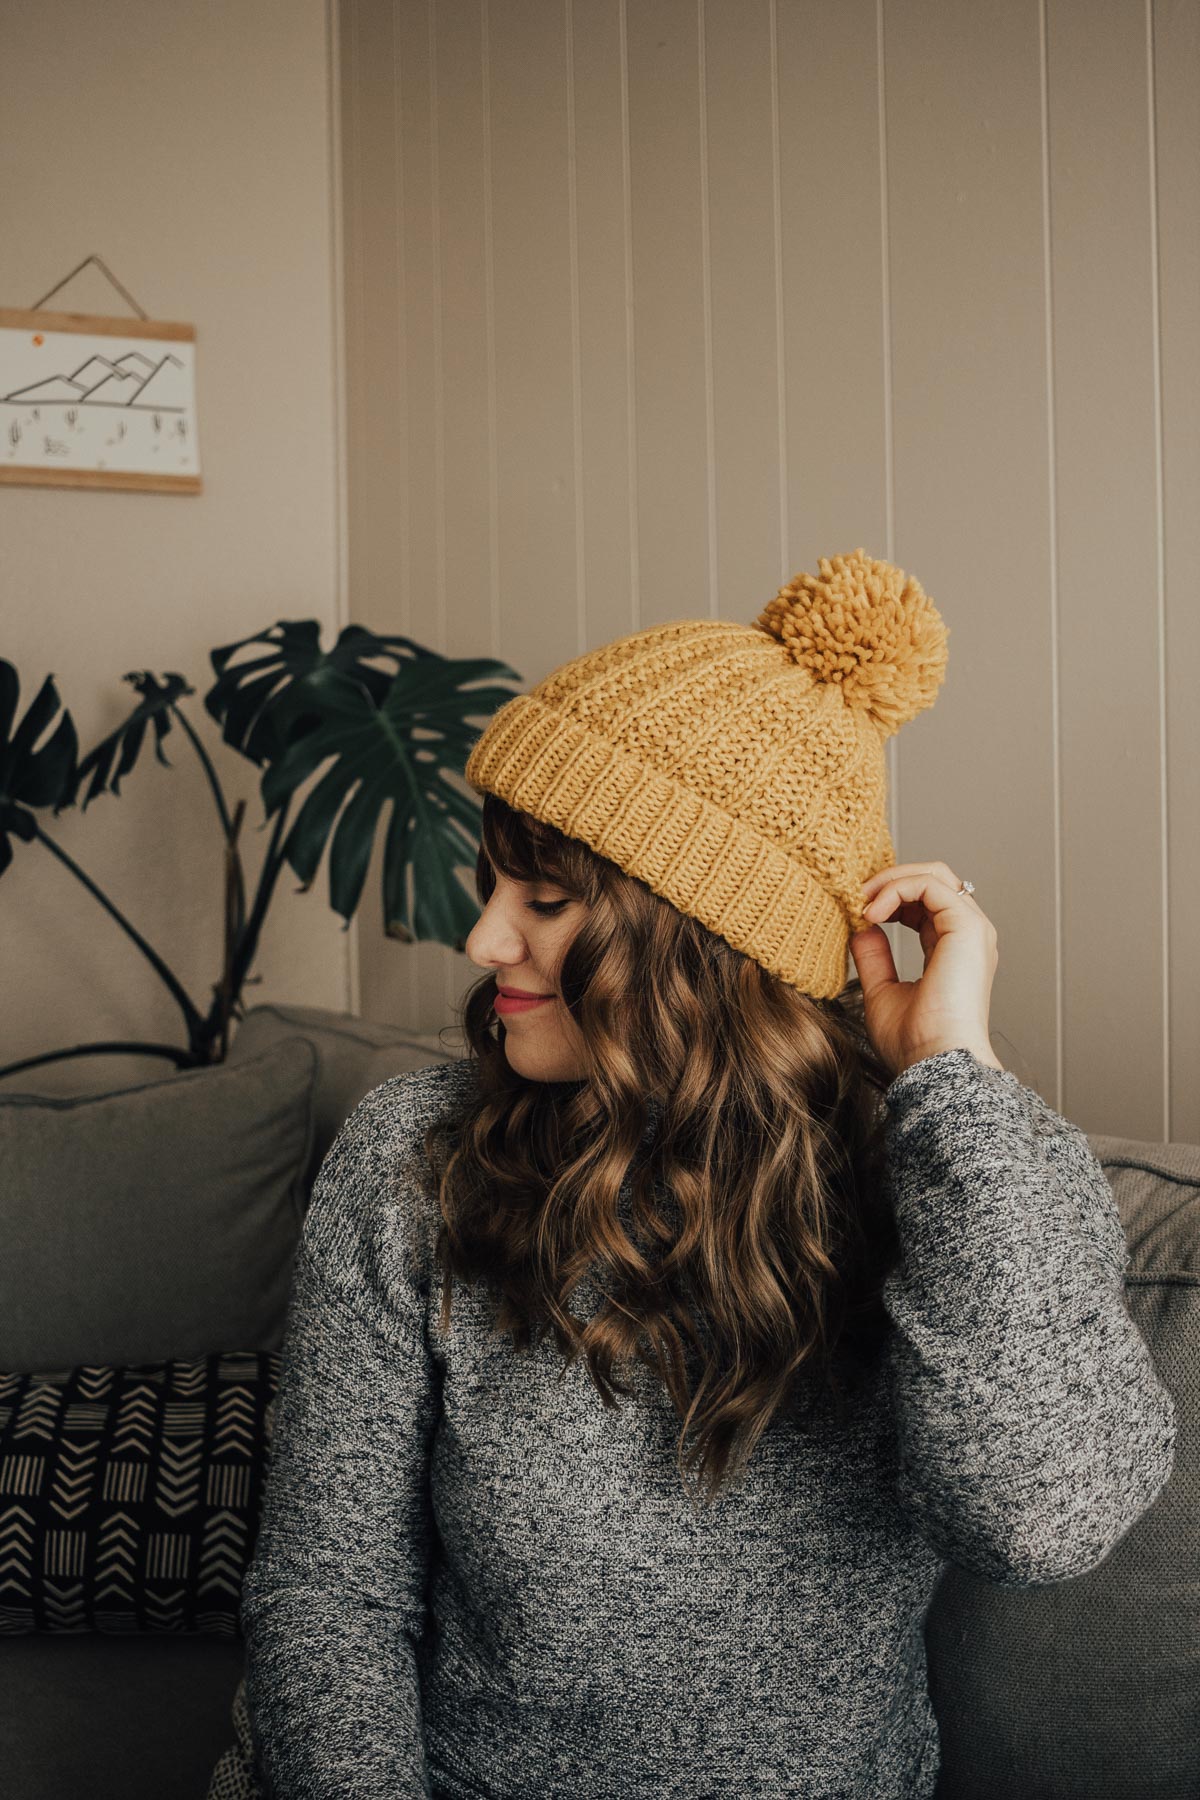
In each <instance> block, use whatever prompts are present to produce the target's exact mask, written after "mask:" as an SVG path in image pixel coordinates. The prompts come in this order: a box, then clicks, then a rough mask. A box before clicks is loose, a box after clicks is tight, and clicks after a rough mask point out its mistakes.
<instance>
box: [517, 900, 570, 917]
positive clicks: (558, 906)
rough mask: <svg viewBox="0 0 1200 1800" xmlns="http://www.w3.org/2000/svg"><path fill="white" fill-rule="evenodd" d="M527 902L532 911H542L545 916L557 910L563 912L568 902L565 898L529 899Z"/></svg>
mask: <svg viewBox="0 0 1200 1800" xmlns="http://www.w3.org/2000/svg"><path fill="white" fill-rule="evenodd" d="M526 904H527V905H528V907H529V910H530V912H535V913H541V914H542V915H543V916H548V915H551V914H553V913H556V912H561V911H562V909H563V907H564V906H565V905H566V904H567V902H566V901H565V900H529V901H527V902H526Z"/></svg>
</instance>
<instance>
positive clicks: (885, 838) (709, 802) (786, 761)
mask: <svg viewBox="0 0 1200 1800" xmlns="http://www.w3.org/2000/svg"><path fill="white" fill-rule="evenodd" d="M819 567H820V574H819V575H797V576H796V577H795V578H794V579H793V580H792V581H790V582H789V583H788V584H787V585H786V586H785V587H783V588H781V589H780V591H779V593H778V594H777V595H776V596H775V598H774V599H773V600H771V601H769V602H768V604H767V605H766V606H765V607H764V609H763V611H762V612H761V613H760V614H759V616H758V618H757V619H756V620H755V622H754V623H753V624H752V625H739V624H734V623H728V622H720V621H715V620H712V619H677V620H673V621H672V622H670V623H668V624H665V625H654V626H651V627H650V628H649V629H647V630H645V631H637V632H634V633H633V634H632V635H631V636H629V637H623V638H617V639H615V640H614V641H613V642H611V643H608V644H604V645H602V646H601V647H600V648H599V649H596V650H592V651H589V652H587V653H586V654H585V655H583V656H577V657H575V658H574V659H573V660H572V661H570V662H568V663H564V664H563V665H562V666H561V667H559V668H557V669H555V670H554V672H553V673H552V674H550V675H548V676H547V677H546V679H545V680H544V681H541V682H539V683H538V685H537V686H536V687H535V688H534V689H533V690H532V692H531V693H528V694H518V695H517V696H516V697H515V698H514V699H512V700H509V701H507V702H506V703H505V704H504V705H503V706H501V707H500V708H499V710H498V711H497V712H496V713H495V714H494V716H493V717H492V718H491V719H490V720H489V722H488V725H487V727H486V729H485V730H484V731H483V733H482V734H481V736H480V737H479V738H478V740H477V741H476V743H475V745H474V747H473V749H472V751H471V754H470V756H469V757H468V759H467V764H466V769H465V775H466V779H467V781H468V782H469V783H470V784H471V785H472V786H473V787H474V788H476V789H477V790H478V791H479V792H480V793H485V794H486V793H491V794H496V795H498V796H499V797H500V798H501V799H502V800H506V801H507V802H508V804H509V805H510V806H512V807H515V808H516V809H517V810H518V811H519V812H528V813H531V814H532V815H533V816H534V817H535V818H537V819H541V820H543V821H544V822H545V823H546V824H548V825H554V826H557V827H558V829H559V830H560V831H563V832H565V833H566V834H567V836H568V837H574V838H579V839H581V840H582V841H583V842H584V843H585V844H588V845H590V847H591V848H592V849H593V850H595V851H596V852H597V854H598V855H601V856H604V857H607V858H608V860H609V861H610V862H614V863H616V864H618V866H619V867H621V868H622V869H624V870H625V872H626V873H627V874H629V875H634V876H636V877H637V878H638V879H639V880H641V881H644V882H645V883H646V885H647V886H648V887H650V888H651V889H653V891H654V892H655V893H656V894H659V895H661V896H662V897H663V898H664V899H667V900H670V901H671V902H672V903H673V904H674V905H675V906H676V907H678V909H679V910H680V912H683V913H686V914H687V915H688V916H689V917H690V918H695V919H699V920H700V921H701V923H702V924H704V925H707V926H708V928H709V930H710V931H715V932H717V933H718V934H719V935H720V936H721V937H723V938H725V939H726V940H727V941H728V942H729V943H731V944H732V945H733V947H734V949H735V950H741V951H743V952H744V953H745V954H746V955H747V956H752V957H753V958H754V959H755V960H756V961H757V962H760V963H761V964H762V965H763V967H764V968H765V969H768V970H769V971H770V973H771V974H773V975H778V976H779V977H780V979H781V980H783V981H786V982H789V983H790V984H791V985H793V986H795V987H798V988H800V989H801V990H802V991H803V992H804V993H807V994H811V995H813V996H814V997H816V998H821V999H829V998H832V997H833V996H835V995H837V994H840V993H841V991H842V989H843V987H844V986H845V985H846V952H847V945H848V941H849V938H850V934H851V932H852V931H859V930H861V929H862V928H863V926H864V925H865V924H866V923H867V921H866V920H865V919H864V917H863V912H862V907H863V893H862V884H863V882H864V881H865V880H866V878H867V877H868V876H869V875H874V874H876V873H878V871H879V870H880V869H886V868H890V867H891V866H892V864H893V863H894V862H895V860H896V855H895V850H894V848H893V846H892V840H891V837H890V835H889V832H888V825H887V818H886V804H887V767H886V759H885V754H884V748H885V740H886V739H887V738H888V737H889V736H890V735H891V734H892V733H893V732H894V731H896V730H898V729H899V727H900V726H901V725H902V724H904V723H905V721H906V720H908V719H911V718H913V717H914V716H915V715H916V714H917V713H918V712H920V711H922V710H923V709H924V708H925V707H928V706H931V705H932V704H933V701H934V699H935V698H936V696H937V692H938V689H939V687H940V685H941V683H942V680H943V678H944V675H945V670H946V661H947V654H948V651H947V640H948V637H949V632H948V630H947V628H946V626H945V624H944V623H943V621H942V618H941V615H940V614H939V613H938V611H937V609H936V607H935V606H934V604H933V602H932V601H931V600H930V599H929V597H928V595H927V594H926V593H925V591H924V589H923V588H922V586H921V584H920V582H919V581H917V580H916V578H915V577H913V576H909V575H906V574H905V572H904V570H903V569H898V568H896V567H895V565H894V564H892V563H887V562H880V561H877V560H876V559H875V558H874V557H870V556H868V555H867V553H866V551H865V550H855V551H853V552H851V554H850V555H848V556H835V557H832V558H831V557H822V558H821V559H820V563H819Z"/></svg>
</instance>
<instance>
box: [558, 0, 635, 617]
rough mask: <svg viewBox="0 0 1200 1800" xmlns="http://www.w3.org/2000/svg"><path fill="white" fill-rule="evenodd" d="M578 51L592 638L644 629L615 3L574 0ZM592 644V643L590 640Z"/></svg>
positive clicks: (579, 252)
mask: <svg viewBox="0 0 1200 1800" xmlns="http://www.w3.org/2000/svg"><path fill="white" fill-rule="evenodd" d="M567 3H568V16H569V18H570V21H571V35H572V47H573V52H574V55H573V69H572V93H573V100H574V126H575V210H576V229H575V250H576V258H577V275H578V307H579V382H580V400H581V414H582V417H581V434H582V463H583V467H582V484H583V491H582V526H583V546H582V548H583V556H584V599H585V608H586V611H585V617H586V625H587V642H588V644H598V643H604V642H605V641H606V640H607V639H609V638H614V637H620V636H622V635H623V634H624V633H625V632H628V631H633V630H635V629H636V628H637V625H638V623H639V620H638V618H637V615H636V611H635V603H636V560H635V551H636V543H635V538H636V533H635V530H634V520H635V517H636V490H635V489H634V487H633V483H634V478H635V464H636V454H635V441H634V435H633V434H634V431H635V429H636V416H635V414H636V407H635V405H634V404H633V401H634V396H633V393H632V381H631V378H632V371H633V361H634V352H635V343H634V331H633V323H634V322H633V318H632V316H631V315H629V314H627V311H626V293H627V290H628V287H629V285H630V282H631V278H632V273H633V270H632V246H631V243H630V220H629V214H628V210H627V208H626V204H625V163H626V152H627V148H628V146H627V143H626V140H625V132H624V121H623V89H624V68H623V62H622V32H621V14H620V8H619V6H617V5H608V6H595V5H591V4H588V3H587V0H582V3H580V0H567ZM584 647H586V646H584Z"/></svg>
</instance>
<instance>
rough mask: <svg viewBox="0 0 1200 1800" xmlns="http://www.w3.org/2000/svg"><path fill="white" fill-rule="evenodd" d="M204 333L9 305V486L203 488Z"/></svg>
mask: <svg viewBox="0 0 1200 1800" xmlns="http://www.w3.org/2000/svg"><path fill="white" fill-rule="evenodd" d="M195 347H196V333H195V329H194V327H193V326H191V325H185V324H177V323H172V322H169V321H166V320H153V319H139V320H136V321H131V320H129V319H109V318H104V317H101V316H98V315H91V314H86V313H49V312H44V311H35V312H28V311H24V312H23V311H18V310H16V309H13V308H2V307H0V482H9V483H22V484H25V485H33V486H75V487H79V486H83V487H119V488H141V489H145V488H150V489H156V490H158V491H160V492H175V493H178V492H189V493H197V492H199V491H200V488H201V480H200V459H199V445H198V441H197V429H196V366H195V354H196V348H195Z"/></svg>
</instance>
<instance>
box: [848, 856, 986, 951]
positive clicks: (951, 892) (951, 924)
mask: <svg viewBox="0 0 1200 1800" xmlns="http://www.w3.org/2000/svg"><path fill="white" fill-rule="evenodd" d="M943 866H944V865H943ZM947 874H948V876H949V879H948V880H947V879H944V878H943V877H942V876H940V875H934V874H931V873H930V872H929V871H928V870H926V869H921V870H919V871H917V872H914V873H912V874H907V875H905V874H898V875H891V874H889V873H887V872H885V874H884V876H883V877H882V879H881V882H880V885H879V886H878V887H877V888H876V889H875V892H874V893H873V894H872V895H871V898H870V900H869V901H868V902H867V903H866V904H865V905H864V907H863V915H864V917H866V918H868V919H870V920H871V922H872V924H876V925H882V924H884V923H885V922H886V921H887V920H888V919H890V918H891V917H892V914H893V913H894V912H895V911H896V909H897V907H900V908H901V910H902V911H903V909H904V907H905V906H913V905H915V906H920V907H923V908H924V910H925V911H926V912H927V913H928V915H929V916H930V918H931V919H932V920H933V922H934V926H935V929H936V930H937V931H938V932H939V934H940V933H941V932H943V931H950V930H953V929H954V928H955V926H956V924H957V923H958V921H959V920H960V919H963V918H965V917H966V916H967V908H966V907H965V906H964V904H963V903H964V901H970V900H971V896H970V895H969V894H960V893H959V892H958V891H957V887H956V886H954V885H952V883H953V879H954V877H953V871H952V870H948V871H947ZM970 913H971V914H973V915H974V917H975V918H976V919H979V920H981V921H982V922H983V923H984V924H985V925H986V926H987V927H988V929H989V930H990V931H994V930H995V927H994V926H993V925H992V922H991V920H990V919H989V918H988V917H987V914H986V913H985V912H984V911H983V909H982V908H981V907H979V906H977V905H974V904H973V903H972V905H971V907H970Z"/></svg>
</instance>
